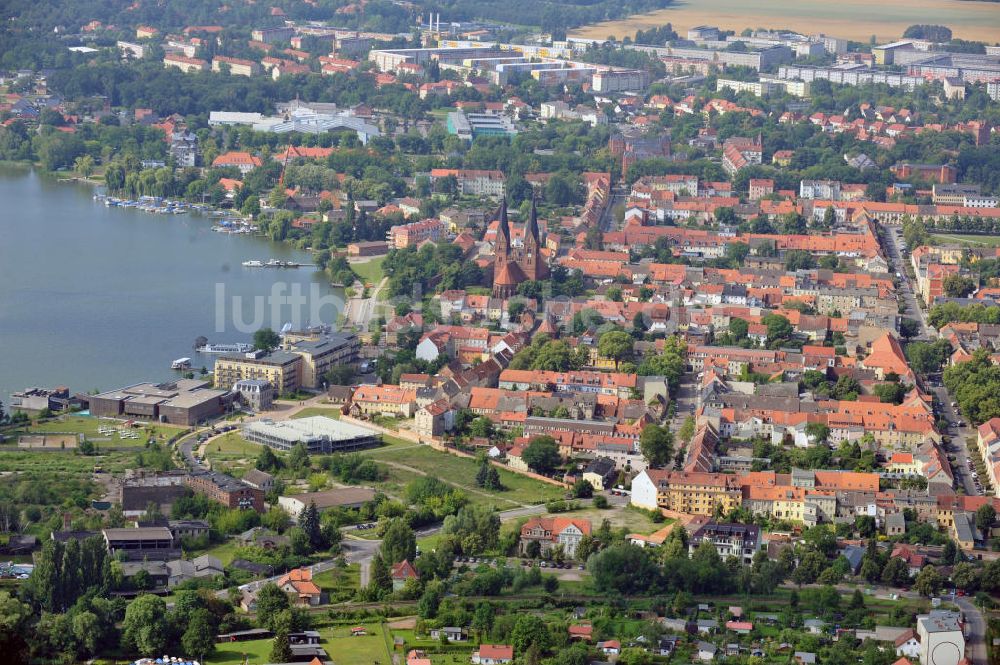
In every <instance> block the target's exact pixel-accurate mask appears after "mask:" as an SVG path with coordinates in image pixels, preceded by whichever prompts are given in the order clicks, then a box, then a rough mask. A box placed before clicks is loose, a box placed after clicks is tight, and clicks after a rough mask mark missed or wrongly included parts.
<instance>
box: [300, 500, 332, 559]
mask: <svg viewBox="0 0 1000 665" xmlns="http://www.w3.org/2000/svg"><path fill="white" fill-rule="evenodd" d="M299 528H301V529H302V531H303V532H305V534H306V538H308V539H309V547H310V548H312V551H313V552H317V551H319V550H324V549H326V548H327V547H329V543H327V542H326V539H325V538H324V537H323V531H322V529H321V528H320V524H319V510H318V509H317V508H316V502H315V501H310V502H309V505H308V506H306V507H305V508H303V509H302V514H301V515H299Z"/></svg>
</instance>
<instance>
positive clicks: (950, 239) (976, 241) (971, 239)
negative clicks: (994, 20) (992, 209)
mask: <svg viewBox="0 0 1000 665" xmlns="http://www.w3.org/2000/svg"><path fill="white" fill-rule="evenodd" d="M998 11H1000V10H998ZM931 238H932V239H933V240H934V241H935V242H938V243H941V244H951V243H959V244H969V245H975V246H977V247H1000V236H974V235H962V234H959V233H932V234H931Z"/></svg>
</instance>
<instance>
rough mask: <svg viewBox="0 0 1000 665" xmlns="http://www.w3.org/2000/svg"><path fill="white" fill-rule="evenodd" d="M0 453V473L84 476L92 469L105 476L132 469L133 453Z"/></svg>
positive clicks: (134, 458)
mask: <svg viewBox="0 0 1000 665" xmlns="http://www.w3.org/2000/svg"><path fill="white" fill-rule="evenodd" d="M4 450H5V452H0V471H18V472H29V471H34V472H44V473H84V474H91V473H93V471H94V467H95V466H100V467H101V468H102V469H103V470H104V471H105V472H108V473H122V472H123V471H125V469H129V468H133V469H134V468H135V463H136V455H135V452H113V453H108V454H105V455H93V456H85V455H76V454H73V453H69V454H66V453H61V452H47V451H39V452H29V451H18V452H6V450H16V448H15V449H12V448H11V447H10V446H5V447H4Z"/></svg>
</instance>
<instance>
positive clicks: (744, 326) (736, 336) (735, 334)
mask: <svg viewBox="0 0 1000 665" xmlns="http://www.w3.org/2000/svg"><path fill="white" fill-rule="evenodd" d="M749 330H750V324H749V323H747V322H746V320H745V319H741V318H739V317H738V316H734V317H732V318H731V319H729V336H730V337H732V338H733V340H734V341H736V342H739V341H741V340H744V339H746V338H747V332H748V331H749Z"/></svg>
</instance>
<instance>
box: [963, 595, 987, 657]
mask: <svg viewBox="0 0 1000 665" xmlns="http://www.w3.org/2000/svg"><path fill="white" fill-rule="evenodd" d="M955 604H956V605H958V607H959V608H960V609H961V610H962V612H963V613H964V614H965V622H966V635H965V655H966V657H968V658H970V659H971V660H972V665H988V664H989V662H990V658H989V652H988V650H987V648H986V621H985V620H984V619H983V615H982V612H980V611H979V608H978V607H976V606H975V604H974V603H973V602H972V601H970V600H969V599H968V598H965V597H961V598H955Z"/></svg>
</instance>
